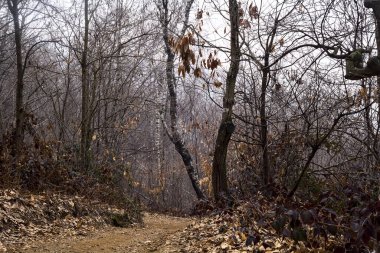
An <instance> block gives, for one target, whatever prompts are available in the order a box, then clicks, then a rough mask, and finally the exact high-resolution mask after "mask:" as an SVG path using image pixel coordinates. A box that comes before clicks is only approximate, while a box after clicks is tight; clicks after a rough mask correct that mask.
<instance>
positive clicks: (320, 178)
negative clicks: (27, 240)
mask: <svg viewBox="0 0 380 253" xmlns="http://www.w3.org/2000/svg"><path fill="white" fill-rule="evenodd" d="M230 2H235V4H236V6H237V8H236V10H237V11H238V12H237V13H236V15H235V18H237V20H238V27H239V29H238V30H239V34H238V35H237V36H238V37H239V44H238V45H239V51H240V54H239V60H238V61H239V63H240V68H239V70H238V73H237V77H236V87H235V88H234V90H233V92H232V95H233V97H234V103H232V104H233V114H232V116H231V117H232V119H233V124H234V129H232V130H234V132H233V135H232V137H231V141H230V142H229V146H228V153H227V160H226V165H227V166H226V167H227V170H226V173H227V178H228V189H229V193H230V194H231V195H232V196H233V198H236V199H244V198H247V197H249V196H251V195H252V194H255V193H257V192H258V191H262V190H263V189H267V186H268V185H270V186H272V188H271V190H270V191H269V193H268V194H278V193H279V192H285V194H287V195H288V196H290V197H291V196H293V194H294V193H295V192H296V193H297V195H298V196H299V197H306V198H309V197H316V196H319V195H320V194H322V193H323V192H326V191H327V190H330V191H333V192H335V193H339V192H342V189H346V188H347V187H363V189H366V190H365V191H367V190H368V193H369V194H370V195H371V196H372V197H373V198H377V196H378V194H379V186H378V182H379V164H380V146H379V131H380V125H379V120H380V111H379V106H378V105H379V99H380V92H379V85H380V81H379V79H378V78H376V77H373V78H364V79H360V80H356V81H352V80H347V79H345V78H344V75H345V58H347V57H348V56H349V54H350V53H351V52H353V51H354V50H356V49H359V48H363V49H366V50H367V51H368V52H369V53H368V54H367V55H366V57H368V56H372V55H376V54H377V53H376V48H378V47H377V45H376V20H375V19H374V17H373V14H372V11H371V10H369V9H366V8H364V6H363V3H362V2H361V1H337V0H315V1H308V0H307V1H299V0H289V1H275V0H274V1H269V2H267V1H262V2H260V1H241V2H239V3H237V2H236V1H230ZM229 7H230V6H229V4H228V3H226V2H225V1H216V0H215V1H214V0H205V1H167V0H162V1H158V0H155V1H134V0H113V1H110V0H84V1H75V0H71V1H69V0H67V1H58V0H56V1H55V0H51V1H48V0H7V1H5V0H2V1H0V144H1V145H0V182H1V186H2V187H4V188H12V187H16V188H20V189H23V190H30V191H37V192H38V191H44V190H46V189H50V190H55V191H64V192H67V193H75V194H76V193H79V194H82V195H86V196H88V197H90V198H92V197H94V198H100V199H104V200H107V201H110V202H113V203H121V202H120V200H121V199H124V200H125V201H124V202H125V203H130V202H131V201H132V202H133V201H138V202H141V203H143V204H144V205H145V206H148V207H150V208H152V209H156V210H157V209H159V210H163V211H165V210H166V211H167V210H171V211H176V212H189V211H190V210H191V208H192V207H193V206H194V203H195V202H196V200H197V195H196V194H195V193H194V189H193V187H192V186H193V185H192V182H191V181H190V180H189V177H188V174H189V172H191V173H193V172H196V176H195V177H194V178H195V179H197V176H198V175H199V180H198V183H199V189H200V190H201V191H202V193H203V194H204V196H207V197H208V198H212V196H213V195H212V167H213V153H214V148H215V142H216V137H217V133H218V128H219V123H220V121H221V119H222V112H223V111H224V109H223V106H224V105H223V96H224V95H225V94H226V92H227V87H228V86H227V85H226V78H227V73H228V68H229V67H230V62H231V57H233V53H234V52H233V50H231V48H232V47H231V41H230V40H231V35H233V32H232V33H231V31H237V30H236V29H235V30H234V29H231V24H232V22H230V18H231V16H229V14H230V15H231V11H229ZM235 35H236V34H235ZM170 54H172V56H173V59H172V61H171V62H170V61H168V55H170ZM169 63H172V66H170V64H169ZM168 66H169V67H171V69H169V73H172V74H173V75H174V76H173V80H174V83H172V84H171V86H170V84H169V82H168ZM173 70H174V71H173ZM227 79H228V78H227ZM173 92H174V93H173ZM227 93H228V92H227ZM230 94H231V93H230ZM173 97H174V98H175V100H173ZM173 101H175V103H174V102H173ZM173 115H174V116H175V117H174V118H173ZM173 122H174V123H173ZM176 138H177V140H179V142H177V144H178V143H181V144H182V148H186V150H187V151H188V154H189V155H190V157H191V161H192V167H188V166H186V168H185V166H184V163H183V162H184V161H185V160H186V159H181V158H183V156H182V157H181V156H180V155H178V152H177V150H178V147H177V150H176V148H175V147H176V146H174V145H173V142H175V139H176ZM173 139H174V141H173ZM227 145H228V142H227ZM180 149H181V148H180ZM182 151H183V149H182ZM189 168H190V169H189ZM191 173H190V174H191ZM227 178H226V182H227ZM195 181H197V180H195ZM370 185H372V186H371V187H369V186H370ZM89 189H91V190H89ZM361 189H362V188H361ZM198 197H199V196H198ZM124 202H123V203H124Z"/></svg>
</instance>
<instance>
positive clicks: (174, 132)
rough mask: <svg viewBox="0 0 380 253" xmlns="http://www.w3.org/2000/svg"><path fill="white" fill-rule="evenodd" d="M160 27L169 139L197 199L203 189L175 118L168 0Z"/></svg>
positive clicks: (187, 9) (202, 197)
mask: <svg viewBox="0 0 380 253" xmlns="http://www.w3.org/2000/svg"><path fill="white" fill-rule="evenodd" d="M193 2H194V1H193V0H191V1H189V2H188V4H187V6H186V9H185V22H184V27H183V29H182V35H184V33H185V31H186V26H187V22H188V18H189V13H190V9H191V5H192V3H193ZM162 7H163V8H162V10H161V11H162V12H163V13H162V19H161V23H162V29H163V40H164V43H165V48H166V55H167V58H166V84H167V88H168V91H169V102H170V106H169V114H170V130H171V136H170V140H171V141H172V143H173V144H174V146H175V149H176V150H177V152H178V153H179V155H180V156H181V158H182V161H183V163H184V165H185V167H186V171H187V174H188V176H189V178H190V181H191V184H192V186H193V188H194V191H195V193H196V195H197V197H198V199H206V196H205V195H204V193H203V191H202V190H201V187H200V183H199V175H198V172H197V170H196V168H195V167H194V165H193V159H192V157H191V155H190V152H189V150H188V149H187V148H186V146H185V144H184V142H183V140H182V137H181V135H180V133H179V131H178V119H177V93H176V90H175V82H176V80H175V75H174V57H175V55H174V53H173V52H172V49H171V48H170V45H169V29H168V26H169V13H168V12H169V10H168V1H167V0H162Z"/></svg>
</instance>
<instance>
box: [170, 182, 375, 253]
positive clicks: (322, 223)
mask: <svg viewBox="0 0 380 253" xmlns="http://www.w3.org/2000/svg"><path fill="white" fill-rule="evenodd" d="M276 195H277V194H276ZM277 196H278V195H277ZM379 245H380V201H379V200H378V198H377V197H376V198H374V196H371V195H370V193H369V192H368V191H367V190H366V189H364V188H359V187H347V188H345V189H344V191H343V192H342V193H341V194H336V193H332V192H325V193H322V194H321V195H320V198H319V199H318V200H317V201H315V202H314V203H313V202H311V201H300V200H298V201H296V200H292V201H290V200H288V199H287V198H286V197H281V196H280V197H273V198H271V197H267V196H264V195H262V194H257V195H256V196H255V197H254V198H252V199H250V200H249V201H245V202H242V203H241V204H240V205H239V206H237V207H234V208H231V209H224V210H220V211H218V212H215V213H214V214H212V215H211V216H209V217H208V218H203V219H202V220H201V222H194V223H193V224H192V225H191V226H189V227H188V228H187V229H185V230H184V231H183V232H181V233H179V234H176V235H173V236H172V237H171V238H170V240H169V241H168V244H167V245H165V247H164V248H162V252H178V251H176V249H177V250H178V249H180V250H181V252H278V253H280V252H281V253H282V252H289V253H290V252H333V253H345V252H347V253H361V252H363V253H364V252H380V248H379Z"/></svg>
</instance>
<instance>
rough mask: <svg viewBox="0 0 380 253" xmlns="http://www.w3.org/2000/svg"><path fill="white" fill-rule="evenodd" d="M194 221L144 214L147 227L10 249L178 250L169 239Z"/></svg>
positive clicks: (78, 252)
mask: <svg viewBox="0 0 380 253" xmlns="http://www.w3.org/2000/svg"><path fill="white" fill-rule="evenodd" d="M191 222H192V219H190V218H179V217H171V216H166V215H161V214H150V213H145V214H144V226H135V227H131V228H116V227H111V228H105V229H99V230H96V231H94V232H91V233H89V234H87V235H85V236H84V235H82V236H80V235H79V236H71V237H67V236H66V237H62V238H48V240H47V241H46V238H40V239H37V240H36V241H34V242H33V243H31V244H28V245H27V247H25V246H24V247H23V248H19V249H14V250H12V251H9V252H25V253H53V252H56V253H58V252H62V253H67V252H72V253H87V252H91V253H98V252H99V253H100V252H102V253H108V252H109V253H111V252H112V253H121V252H128V253H133V252H138V253H140V252H178V251H177V249H176V247H173V245H170V242H169V241H167V239H168V238H169V236H173V235H174V234H175V233H177V232H179V231H182V230H183V229H184V228H185V227H186V226H188V225H189V224H190V223H191Z"/></svg>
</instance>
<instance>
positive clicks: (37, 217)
mask: <svg viewBox="0 0 380 253" xmlns="http://www.w3.org/2000/svg"><path fill="white" fill-rule="evenodd" d="M140 219H141V217H140V213H139V211H136V212H135V211H133V210H126V209H121V208H118V207H115V206H110V205H107V204H104V203H101V202H98V201H90V200H87V199H85V198H83V197H79V196H68V195H62V194H57V193H50V194H49V193H45V194H43V195H36V194H31V193H20V192H18V191H16V190H2V191H0V252H2V251H3V252H5V251H6V249H7V248H8V249H12V248H15V247H17V248H20V247H28V244H30V243H32V242H33V241H34V240H36V239H37V238H41V237H44V238H46V239H47V238H48V237H52V236H54V237H57V236H58V235H59V236H63V237H64V236H76V235H86V234H87V233H88V232H91V231H94V230H96V229H97V228H98V227H101V226H106V225H109V224H112V225H126V224H132V223H134V222H140ZM120 223H121V224H120Z"/></svg>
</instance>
